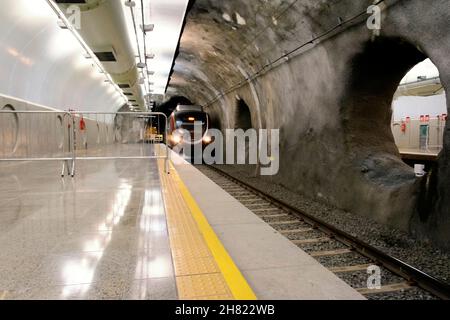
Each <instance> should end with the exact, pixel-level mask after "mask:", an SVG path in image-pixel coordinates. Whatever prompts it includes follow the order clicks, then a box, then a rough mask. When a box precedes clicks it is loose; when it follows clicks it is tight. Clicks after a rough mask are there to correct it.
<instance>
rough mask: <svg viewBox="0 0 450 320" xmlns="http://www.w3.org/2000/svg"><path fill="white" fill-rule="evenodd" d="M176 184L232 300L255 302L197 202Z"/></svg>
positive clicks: (185, 188)
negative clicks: (231, 295) (226, 285)
mask: <svg viewBox="0 0 450 320" xmlns="http://www.w3.org/2000/svg"><path fill="white" fill-rule="evenodd" d="M171 170H174V171H175V172H176V170H175V168H173V166H172V168H171ZM176 177H178V179H177V182H178V186H179V188H180V191H181V194H182V195H183V198H184V200H185V201H186V203H187V205H188V207H189V209H190V211H191V213H192V216H193V217H194V219H195V221H196V222H197V225H198V227H199V229H200V232H201V233H202V235H203V237H204V239H205V241H206V244H207V245H208V247H209V249H210V250H211V253H212V254H213V256H214V259H215V260H216V263H217V265H218V266H219V269H220V271H221V272H222V275H223V277H224V279H225V281H226V283H227V284H228V287H229V288H230V290H231V293H232V294H233V296H234V298H235V299H236V300H256V299H257V298H256V295H255V293H254V292H253V290H252V288H251V287H250V286H249V284H248V283H247V280H245V278H244V276H243V275H242V273H241V271H240V270H239V268H238V267H237V266H236V264H235V263H234V261H233V259H232V258H231V257H230V255H229V254H228V252H227V250H226V249H225V248H224V246H223V245H222V243H221V241H220V240H219V238H218V237H217V235H216V233H215V232H214V230H213V229H212V227H211V225H210V224H209V222H208V220H207V219H206V217H205V216H204V215H203V212H202V210H201V209H200V208H199V206H198V205H197V202H196V201H195V199H194V198H193V196H192V195H191V193H190V192H189V190H188V188H187V187H186V185H185V184H184V182H183V181H182V180H181V178H179V175H178V174H176Z"/></svg>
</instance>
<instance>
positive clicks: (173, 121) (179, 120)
mask: <svg viewBox="0 0 450 320" xmlns="http://www.w3.org/2000/svg"><path fill="white" fill-rule="evenodd" d="M196 124H199V125H201V135H200V134H199V136H198V137H196V136H195V134H194V129H195V125H196ZM209 129H210V121H209V116H208V114H207V113H206V112H205V111H204V110H203V107H201V106H195V105H178V106H177V107H176V109H175V110H174V111H173V112H172V114H171V115H170V117H169V139H168V142H169V146H170V147H171V148H174V147H176V146H181V145H183V146H184V147H185V148H186V147H187V146H192V147H193V146H195V145H199V144H201V145H202V147H205V146H207V145H208V144H210V143H211V136H209V134H208V130H209Z"/></svg>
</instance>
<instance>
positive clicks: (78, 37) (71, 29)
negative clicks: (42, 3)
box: [46, 0, 128, 102]
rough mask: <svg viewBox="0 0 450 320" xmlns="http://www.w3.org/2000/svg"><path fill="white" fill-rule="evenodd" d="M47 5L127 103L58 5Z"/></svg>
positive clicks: (51, 0) (52, 3)
mask: <svg viewBox="0 0 450 320" xmlns="http://www.w3.org/2000/svg"><path fill="white" fill-rule="evenodd" d="M46 1H47V3H48V5H49V6H50V7H51V8H52V9H53V11H54V12H55V14H56V15H57V17H58V18H59V19H61V21H62V22H63V23H64V25H65V26H66V27H67V29H68V30H69V31H70V32H71V33H72V35H73V36H74V37H75V39H76V40H77V41H78V42H79V43H80V45H81V47H82V48H83V49H84V50H85V51H86V52H87V53H88V54H89V56H90V57H91V58H92V60H94V63H95V64H96V65H97V67H98V68H99V69H100V70H101V71H102V73H104V74H105V76H106V78H107V79H108V80H109V81H110V82H111V84H112V85H113V86H114V88H115V89H116V91H117V92H118V93H119V94H120V95H121V96H122V98H123V99H124V100H125V101H126V102H128V98H127V97H126V96H125V95H124V94H123V92H122V91H121V90H120V88H119V86H118V85H117V84H116V83H115V82H114V81H113V79H112V77H111V75H110V74H109V73H108V72H106V70H105V69H104V68H103V65H102V64H101V62H100V60H98V58H97V56H96V55H95V54H94V52H93V51H92V50H91V48H90V47H89V46H88V45H87V43H86V42H85V41H84V40H83V38H82V37H81V35H80V34H79V33H78V31H77V30H76V29H75V28H74V27H73V25H72V24H71V23H70V21H69V20H68V19H67V18H66V16H65V15H64V13H63V12H62V11H61V10H60V9H59V7H58V5H57V4H56V3H55V2H53V0H46Z"/></svg>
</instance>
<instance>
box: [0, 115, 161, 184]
mask: <svg viewBox="0 0 450 320" xmlns="http://www.w3.org/2000/svg"><path fill="white" fill-rule="evenodd" d="M167 121H168V119H167V116H166V115H165V114H164V113H160V112H95V111H87V112H76V111H70V112H65V111H28V110H27V111H18V110H13V109H6V110H5V109H3V110H1V111H0V139H1V140H0V162H17V161H62V171H61V175H62V176H65V175H66V174H68V175H70V176H72V177H74V176H75V174H76V167H77V162H79V161H94V160H119V159H123V160H125V159H129V160H132V159H136V160H137V159H164V161H165V169H166V172H167V173H169V160H170V152H169V146H168V145H167V143H166V144H165V148H159V147H158V148H157V147H156V146H154V145H153V146H152V144H158V146H159V144H161V143H163V142H164V141H165V139H166V138H167V136H168V126H167ZM163 149H165V152H163Z"/></svg>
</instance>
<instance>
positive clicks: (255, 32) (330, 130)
mask: <svg viewBox="0 0 450 320" xmlns="http://www.w3.org/2000/svg"><path fill="white" fill-rule="evenodd" d="M372 4H373V1H372V0H361V1H354V0H341V1H333V0H290V1H288V0H271V1H267V0H252V1H243V0H227V1H217V0H196V1H195V2H194V4H193V6H192V9H191V11H190V13H189V15H188V18H187V22H186V26H185V29H184V34H183V36H182V39H181V44H180V54H179V56H178V57H177V59H176V62H175V67H174V73H173V75H172V79H171V82H170V85H169V91H168V94H169V95H182V96H185V97H187V98H189V99H190V100H191V101H193V102H194V103H197V104H201V105H204V106H205V107H206V110H207V112H208V113H209V114H210V116H211V118H212V121H213V123H214V124H215V125H216V126H217V127H220V128H222V129H225V128H233V127H235V126H236V124H238V123H240V122H242V119H245V118H248V117H246V116H245V115H242V112H243V111H242V108H243V107H242V106H243V104H244V105H246V106H248V109H249V111H250V115H251V126H252V127H254V128H268V129H272V128H274V129H280V139H281V141H280V144H281V150H280V154H281V164H280V172H279V174H278V175H277V176H275V177H274V178H273V179H274V181H275V182H277V183H280V184H282V185H284V186H286V187H288V188H289V189H291V190H294V191H297V192H301V193H304V194H307V195H309V196H313V197H321V198H324V199H325V200H326V201H328V202H330V203H332V204H334V205H336V206H338V207H340V208H343V209H345V210H348V211H350V212H353V213H355V214H359V215H366V216H371V217H373V218H375V219H376V220H378V221H380V222H383V223H387V224H391V225H394V226H397V227H400V228H402V229H404V230H407V231H409V232H411V233H414V234H417V235H418V236H420V237H422V238H426V239H429V240H432V241H434V242H436V243H438V244H439V245H441V246H443V247H446V248H450V167H449V163H450V153H449V152H450V123H447V128H446V131H445V137H444V141H445V142H444V144H445V147H444V150H443V151H442V153H441V154H440V156H439V161H438V164H437V166H436V168H435V169H434V170H433V171H432V172H431V173H430V174H429V175H428V176H427V177H424V178H422V179H418V178H416V177H415V176H414V173H413V170H412V169H411V168H409V167H408V166H407V165H405V164H404V163H403V162H402V161H401V160H400V158H399V154H398V150H397V148H396V146H395V143H394V139H393V136H392V133H391V131H390V120H391V108H390V106H391V103H392V99H393V95H394V92H395V90H396V88H397V86H398V83H399V82H400V80H401V79H402V77H403V76H404V75H405V74H406V73H407V71H408V70H409V69H410V68H412V67H413V66H414V65H415V64H417V63H419V62H420V61H422V60H424V59H426V58H427V57H428V58H430V59H431V60H432V61H433V63H434V64H435V65H436V66H437V68H438V69H439V71H440V74H441V81H442V83H443V85H444V88H445V89H446V92H447V101H448V103H449V102H450V97H449V96H448V92H450V91H449V90H448V89H449V86H450V59H449V56H448V52H450V34H449V33H448V30H449V27H450V6H449V5H448V0H431V1H423V0H408V1H406V0H386V1H383V2H382V3H381V4H380V8H381V9H382V13H381V16H382V21H381V22H382V25H381V27H382V28H381V30H380V31H376V30H370V29H369V28H368V27H367V25H366V21H367V19H368V17H369V15H368V14H367V12H366V11H367V8H368V7H369V6H370V5H372ZM294 50H295V51H294ZM287 53H291V54H289V55H288V56H287V57H283V56H284V55H286V54H287ZM274 61H276V62H275V63H273V62H274ZM255 73H257V75H256V76H254V75H255ZM249 78H250V80H248V79H249ZM449 109H450V104H449Z"/></svg>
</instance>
